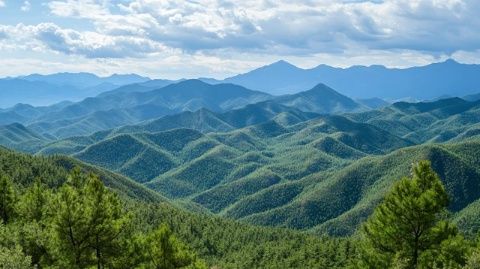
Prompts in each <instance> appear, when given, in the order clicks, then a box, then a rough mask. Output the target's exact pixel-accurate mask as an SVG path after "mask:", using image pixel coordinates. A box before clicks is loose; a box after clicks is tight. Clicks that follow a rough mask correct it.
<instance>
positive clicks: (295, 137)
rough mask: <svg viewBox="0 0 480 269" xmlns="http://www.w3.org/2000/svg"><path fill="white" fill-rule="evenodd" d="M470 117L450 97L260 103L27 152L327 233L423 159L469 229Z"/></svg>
mask: <svg viewBox="0 0 480 269" xmlns="http://www.w3.org/2000/svg"><path fill="white" fill-rule="evenodd" d="M479 120H480V110H479V105H478V103H476V102H468V101H465V100H463V99H459V98H450V99H443V100H439V101H435V102H423V103H406V102H400V103H395V104H393V105H391V106H389V107H385V108H381V109H378V110H372V111H367V112H359V113H348V114H344V115H319V114H315V113H310V112H303V111H300V110H299V109H296V108H292V107H288V106H284V105H281V104H278V103H277V102H273V101H266V102H260V103H257V104H251V105H247V106H245V107H243V108H240V109H234V110H230V111H227V112H221V113H219V112H212V111H210V110H206V109H201V110H198V111H196V112H183V113H180V114H176V115H171V116H166V117H163V118H160V119H157V120H152V121H147V122H145V123H142V124H140V125H131V126H124V127H121V128H116V129H112V130H107V131H102V132H97V133H95V134H93V135H90V136H76V137H71V138H68V139H64V140H59V141H55V142H52V143H50V144H48V145H47V146H45V147H43V148H42V149H41V150H40V151H38V154H47V155H51V154H67V155H71V156H73V157H75V158H78V159H80V160H82V161H85V162H88V163H91V164H94V165H97V166H100V167H103V168H106V169H109V170H111V171H114V172H117V173H119V174H122V175H124V176H127V177H130V178H132V179H133V180H135V181H137V182H138V183H141V184H143V185H144V186H146V187H148V188H150V189H152V190H155V191H157V192H158V193H160V194H161V195H162V196H165V197H167V198H168V199H170V200H172V201H174V202H176V203H178V204H179V205H182V206H184V207H186V208H188V209H191V210H195V211H199V212H209V213H212V214H216V215H219V216H224V217H229V218H234V219H240V220H242V221H245V222H248V223H254V224H259V225H267V226H280V227H288V228H294V229H302V230H310V231H312V232H316V233H327V234H333V235H348V234H351V233H352V232H354V231H355V230H356V228H357V227H358V225H359V224H360V223H361V222H362V221H363V220H364V219H365V218H366V217H367V216H368V215H369V214H370V213H371V212H372V209H373V208H374V207H375V206H376V205H377V204H378V202H379V201H381V199H382V198H383V195H384V193H385V192H386V191H387V189H388V188H390V186H391V184H392V182H393V181H394V180H396V179H398V178H400V177H402V176H405V175H408V173H409V167H410V166H411V163H412V162H415V161H418V160H421V159H429V160H431V161H432V163H433V166H434V169H436V171H437V173H439V175H440V176H441V178H442V180H444V183H445V184H446V187H447V190H448V192H449V194H450V196H451V197H452V200H451V205H450V210H451V211H452V212H454V213H455V215H456V219H458V221H459V222H461V223H465V224H464V225H463V226H462V227H476V226H475V224H474V223H473V221H472V219H474V218H473V217H471V216H472V214H473V215H474V213H472V212H473V211H474V210H473V209H469V208H476V207H475V204H476V201H477V200H478V199H479V198H480V197H478V196H477V195H476V193H479V188H480V187H479V186H480V183H479V182H477V181H478V179H479V178H480V174H479V172H478V171H477V167H478V164H479V162H480V160H478V159H476V157H472V156H476V155H478V150H479V149H480V146H479V141H480V140H479V138H478V135H479V134H480V132H479V131H477V130H480V129H478V128H477V127H476V126H477V124H478V123H477V122H479ZM447 134H449V135H447ZM462 212H465V213H462ZM478 226H479V227H480V225H478ZM471 229H476V228H471Z"/></svg>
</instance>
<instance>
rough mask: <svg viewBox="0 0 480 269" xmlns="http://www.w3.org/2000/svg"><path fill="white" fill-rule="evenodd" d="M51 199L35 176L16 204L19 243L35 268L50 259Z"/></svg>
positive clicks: (50, 194)
mask: <svg viewBox="0 0 480 269" xmlns="http://www.w3.org/2000/svg"><path fill="white" fill-rule="evenodd" d="M51 199H52V193H51V191H50V190H49V189H47V188H46V187H45V185H44V184H42V182H41V180H40V179H39V178H37V179H35V182H34V184H33V185H32V186H30V187H29V188H28V189H27V190H26V191H25V193H24V194H23V195H22V196H21V197H20V203H19V206H18V215H19V218H18V219H19V222H18V225H19V226H20V245H21V246H22V248H23V251H24V252H25V254H26V255H28V256H30V257H31V261H32V265H34V266H36V267H37V268H42V263H45V261H44V260H50V255H49V251H48V248H49V242H50V238H51V233H50V229H48V228H49V227H48V225H49V223H50V221H51V218H50V215H51V212H49V211H51Z"/></svg>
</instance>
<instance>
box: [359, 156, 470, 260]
mask: <svg viewBox="0 0 480 269" xmlns="http://www.w3.org/2000/svg"><path fill="white" fill-rule="evenodd" d="M447 205H448V195H447V193H446V191H445V188H444V187H443V185H442V182H441V181H440V179H439V177H438V175H437V174H436V173H435V172H434V171H433V170H432V168H431V165H430V162H428V161H421V162H419V163H418V164H417V165H414V166H413V175H412V177H411V178H403V179H401V180H400V181H399V182H398V183H396V184H395V185H394V187H393V189H392V190H391V191H390V193H388V194H387V195H386V197H385V199H384V201H383V202H382V203H381V204H380V205H379V206H378V207H377V208H376V209H375V211H374V213H373V214H372V216H371V217H370V218H369V219H368V220H367V222H366V223H365V225H364V226H363V229H362V235H363V238H364V241H363V244H362V250H361V253H360V255H361V260H362V261H361V263H360V264H361V266H362V267H366V268H391V267H394V268H411V269H414V268H432V267H433V266H432V262H433V261H435V259H432V257H434V255H435V254H437V255H439V254H443V253H444V252H442V249H445V248H446V249H451V246H452V245H453V246H454V245H455V243H456V242H458V241H459V240H463V238H458V237H457V236H458V233H457V229H456V227H455V226H453V225H452V224H450V223H448V222H446V221H444V220H443V217H442V216H443V213H444V212H445V209H446V207H447ZM462 256H463V254H462V255H461V257H459V259H460V262H462V259H463V261H464V257H462ZM445 259H446V261H444V262H443V264H445V263H450V262H451V260H449V259H448V257H445Z"/></svg>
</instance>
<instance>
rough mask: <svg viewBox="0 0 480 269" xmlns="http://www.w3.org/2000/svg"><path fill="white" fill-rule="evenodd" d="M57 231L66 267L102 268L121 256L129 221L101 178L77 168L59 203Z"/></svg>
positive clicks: (56, 221)
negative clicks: (124, 234) (123, 239)
mask: <svg viewBox="0 0 480 269" xmlns="http://www.w3.org/2000/svg"><path fill="white" fill-rule="evenodd" d="M57 208H58V210H57V214H56V215H57V216H56V218H55V222H54V224H55V231H56V235H57V239H58V248H57V250H58V254H57V256H59V259H60V260H63V263H64V266H68V267H73V268H86V267H90V266H93V265H94V266H96V267H97V268H99V269H101V268H104V267H106V266H107V265H110V264H112V263H113V262H114V261H113V260H114V259H115V258H116V257H117V256H119V255H122V251H121V249H120V248H121V246H120V244H119V237H120V234H121V233H122V231H123V230H124V226H125V225H126V224H127V222H128V220H129V215H128V214H125V212H123V209H122V205H121V202H120V199H119V198H118V197H117V196H116V195H115V194H114V193H112V192H110V191H109V190H107V189H106V188H105V186H104V185H103V183H102V181H101V180H100V179H99V178H98V176H96V175H94V174H89V175H88V176H86V177H84V175H83V174H81V173H80V172H79V169H74V170H73V171H72V173H71V175H70V177H69V180H68V184H66V185H64V186H63V187H62V188H61V190H60V192H59V194H58V200H57Z"/></svg>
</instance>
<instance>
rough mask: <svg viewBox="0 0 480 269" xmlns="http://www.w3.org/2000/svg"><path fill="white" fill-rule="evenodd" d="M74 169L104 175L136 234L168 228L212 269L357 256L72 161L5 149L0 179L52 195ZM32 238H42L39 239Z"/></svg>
mask: <svg viewBox="0 0 480 269" xmlns="http://www.w3.org/2000/svg"><path fill="white" fill-rule="evenodd" d="M74 166H78V167H80V168H81V170H82V171H83V172H92V173H95V174H97V175H99V176H100V178H101V180H102V181H103V182H104V183H105V184H106V185H107V186H108V187H109V189H110V190H112V191H114V192H116V193H118V194H119V196H120V198H121V199H122V203H123V206H124V207H125V208H126V209H127V210H128V211H129V214H130V216H131V217H132V218H133V221H132V223H131V227H130V228H131V229H133V230H134V231H136V232H139V231H143V232H146V231H150V230H152V229H155V227H158V226H159V225H160V224H167V225H168V226H169V227H171V229H172V231H173V232H174V234H175V236H177V237H178V238H179V240H181V241H182V242H185V243H186V245H187V247H188V249H189V250H192V251H193V252H195V253H196V254H197V255H198V256H199V257H200V258H202V259H204V260H205V261H206V262H207V264H208V265H209V268H210V267H211V268H231V269H233V268H252V267H257V266H259V267H262V268H272V269H273V268H292V269H293V268H299V267H305V266H308V267H309V268H325V267H330V268H341V267H344V266H345V265H347V263H348V262H349V261H348V259H349V258H350V257H351V256H352V254H353V253H354V252H353V251H352V244H351V243H350V241H349V240H346V239H332V238H327V237H321V238H320V237H316V236H313V235H308V234H304V233H300V232H296V231H292V230H287V229H272V228H262V227H256V226H251V225H247V224H242V223H239V222H236V221H232V220H226V219H222V218H219V217H214V216H211V215H205V214H194V213H191V212H187V211H184V210H181V209H179V208H178V207H176V206H173V205H171V204H170V203H168V202H166V200H165V198H163V197H162V196H160V195H159V194H158V193H155V192H153V191H151V190H148V189H147V188H145V187H143V186H141V185H139V184H137V183H135V182H133V181H131V180H130V179H128V178H126V177H123V176H120V175H118V174H114V173H111V172H108V171H106V170H103V169H100V168H97V167H93V166H90V165H87V164H84V163H82V162H80V161H77V160H74V159H72V158H68V157H60V156H54V157H38V156H31V155H27V154H21V153H17V152H14V151H11V150H7V149H4V148H0V175H2V176H7V177H9V178H11V179H12V180H13V182H14V184H15V187H16V189H18V190H20V191H22V192H23V191H24V190H25V188H27V187H29V186H31V185H32V184H33V182H34V180H35V179H36V178H41V180H42V182H44V183H45V184H47V188H49V189H50V190H53V189H56V188H58V187H59V186H60V185H61V184H62V183H64V182H65V181H66V180H67V177H68V176H69V171H70V170H71V169H72V168H73V167H74ZM12 225H16V223H14V224H11V225H10V226H8V227H9V228H10V229H7V230H6V229H5V225H4V224H0V229H1V231H2V232H6V231H10V230H11V229H12ZM28 227H30V226H28ZM22 231H23V230H22ZM25 231H27V230H25ZM35 231H37V232H38V230H35ZM2 235H3V236H4V237H2V238H5V235H4V234H2ZM15 236H16V234H13V233H12V234H10V235H9V236H7V237H6V238H8V239H9V240H7V241H8V242H1V243H2V247H3V246H4V244H7V245H8V244H9V243H10V241H12V240H14V238H15ZM32 236H34V237H33V238H34V239H40V236H38V234H35V235H32ZM22 238H23V237H22ZM28 242H30V241H28ZM35 242H37V241H35ZM22 243H23V242H22ZM4 249H5V248H2V251H3V250H4ZM262 253H263V254H262Z"/></svg>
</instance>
